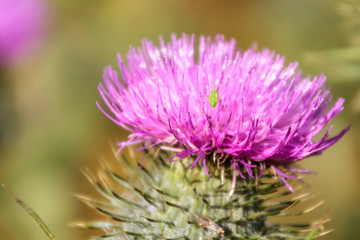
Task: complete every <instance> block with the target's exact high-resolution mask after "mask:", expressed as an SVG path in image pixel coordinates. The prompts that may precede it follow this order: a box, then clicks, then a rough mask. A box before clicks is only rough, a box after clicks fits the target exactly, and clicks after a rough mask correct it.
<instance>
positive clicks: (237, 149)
mask: <svg viewBox="0 0 360 240" xmlns="http://www.w3.org/2000/svg"><path fill="white" fill-rule="evenodd" d="M126 58H127V64H125V63H124V62H123V60H122V58H121V57H120V56H119V58H118V61H119V67H120V71H121V74H122V79H123V83H121V81H120V80H119V77H118V75H117V72H116V71H115V70H113V69H112V68H111V67H107V68H106V69H105V71H104V83H103V84H100V85H99V92H100V94H101V96H102V98H103V100H104V102H105V103H106V105H107V107H108V108H109V110H110V111H109V113H108V112H107V111H105V110H103V109H102V108H101V107H100V105H99V104H98V106H99V107H100V109H101V110H102V112H103V113H104V114H105V115H107V116H108V117H109V118H110V119H112V120H113V121H114V122H115V123H117V124H118V125H120V126H122V127H123V128H125V129H127V130H129V131H130V132H131V135H130V136H129V140H128V141H126V142H121V143H119V145H120V147H121V148H122V147H124V146H126V145H130V144H135V143H139V142H146V143H150V144H149V145H148V146H153V145H157V144H159V145H160V146H161V148H163V149H169V150H172V151H174V152H176V154H175V155H174V156H173V157H172V160H183V159H185V158H187V157H189V156H193V158H192V159H194V160H193V162H192V163H188V164H190V165H191V167H194V166H195V165H196V164H198V163H202V165H203V167H204V169H205V171H207V169H206V166H207V164H208V162H207V161H208V160H209V159H214V160H215V161H220V163H223V162H225V161H227V162H230V163H231V165H232V166H233V168H234V171H238V173H239V174H240V176H242V177H244V176H243V173H242V172H241V170H240V167H242V168H245V170H246V172H247V173H248V174H249V175H250V176H252V177H253V175H252V171H251V168H253V167H256V166H261V168H262V169H265V167H273V169H274V170H275V171H276V172H277V173H278V174H279V177H280V178H281V179H283V180H284V182H285V183H286V178H292V177H293V176H290V175H287V174H285V173H283V172H281V171H280V170H279V168H278V167H279V166H283V167H288V165H289V164H291V163H294V162H296V161H299V160H301V159H303V158H305V157H308V156H310V155H314V154H319V153H321V152H322V151H324V150H325V149H327V148H328V147H330V146H331V145H333V144H334V143H335V142H336V141H338V140H339V139H340V138H341V137H342V136H343V135H344V134H345V133H346V131H347V130H348V128H347V129H345V130H343V131H342V132H340V133H339V134H337V135H336V136H334V137H329V132H330V130H331V127H330V129H328V130H327V132H326V133H325V135H324V136H323V137H322V138H321V139H320V140H318V141H313V138H314V137H315V136H316V135H317V134H318V133H319V132H320V131H321V130H323V128H324V127H325V126H326V125H327V124H328V123H329V121H330V120H331V119H332V118H333V117H334V116H335V115H337V114H338V113H339V112H340V111H341V110H342V109H343V103H344V99H342V98H340V99H338V100H337V101H336V102H335V103H334V104H333V105H332V106H331V107H330V102H331V95H330V91H329V89H328V88H327V87H326V84H325V80H326V77H325V76H324V75H320V76H316V77H313V78H311V77H304V76H303V75H302V74H301V72H299V71H297V70H296V69H297V66H298V63H296V62H295V63H290V64H288V65H285V59H284V57H282V56H280V55H277V54H275V52H273V51H270V50H268V49H263V50H261V51H257V50H256V48H255V47H254V48H252V49H249V50H246V51H244V52H242V51H241V50H239V49H237V48H236V44H235V40H234V39H231V40H230V41H226V40H225V39H224V36H222V35H218V36H216V37H215V39H214V40H212V39H211V38H210V37H204V36H201V37H200V43H199V46H198V47H197V52H196V50H195V47H194V35H192V36H189V35H185V34H184V35H183V36H182V37H181V38H177V37H176V36H175V35H172V37H171V41H170V42H169V43H166V42H165V41H164V40H163V39H162V38H161V37H160V45H159V46H155V45H154V44H153V43H152V42H151V41H149V40H146V39H145V40H143V41H142V46H141V47H139V48H133V47H131V48H130V50H129V52H128V54H127V56H126ZM214 89H215V90H216V93H217V99H216V100H217V104H216V105H215V106H211V105H210V102H209V98H210V94H211V92H212V91H213V90H214ZM188 159H189V158H188ZM188 161H189V160H188ZM218 163H219V162H218ZM290 169H291V170H292V171H295V172H296V171H297V170H296V169H293V168H290ZM289 188H290V189H291V187H290V186H289Z"/></svg>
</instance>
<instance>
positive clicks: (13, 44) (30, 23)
mask: <svg viewBox="0 0 360 240" xmlns="http://www.w3.org/2000/svg"><path fill="white" fill-rule="evenodd" d="M44 8H45V7H44V4H43V2H42V1H41V0H30V1H29V0H27V1H25V0H11V1H9V0H0V63H2V64H4V63H6V62H8V61H12V60H14V59H15V58H16V57H18V56H19V54H20V53H21V52H23V51H24V50H25V49H26V48H27V47H28V45H29V44H31V43H32V41H34V39H35V38H36V37H37V35H39V34H40V33H41V30H42V27H43V21H42V20H43V17H44V12H45V9H44Z"/></svg>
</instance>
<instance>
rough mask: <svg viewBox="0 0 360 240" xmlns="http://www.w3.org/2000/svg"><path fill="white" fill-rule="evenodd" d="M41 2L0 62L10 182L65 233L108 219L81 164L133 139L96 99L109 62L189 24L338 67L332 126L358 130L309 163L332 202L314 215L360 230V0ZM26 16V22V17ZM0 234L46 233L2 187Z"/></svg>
mask: <svg viewBox="0 0 360 240" xmlns="http://www.w3.org/2000/svg"><path fill="white" fill-rule="evenodd" d="M3 2H4V1H3ZM20 2H21V1H20ZM351 2H355V3H354V4H352V3H351ZM348 3H349V4H348ZM1 4H4V3H1V1H0V8H1V7H2V6H1ZM42 4H44V5H43V11H44V12H43V15H42V25H41V30H39V31H38V33H37V34H36V36H35V37H33V39H32V41H31V44H29V45H28V47H27V49H26V50H24V51H22V52H21V54H18V55H17V56H16V57H14V58H13V59H11V61H10V60H9V61H5V63H3V64H2V65H1V66H0V94H1V95H0V111H1V113H0V114H1V118H0V120H1V121H0V124H1V125H0V183H6V184H7V186H8V187H9V188H10V189H11V190H12V191H13V192H15V193H16V194H17V195H18V196H19V197H20V198H22V199H23V200H24V201H25V202H26V203H27V204H28V205H30V206H32V207H33V208H34V209H35V210H36V211H37V213H38V214H39V215H40V216H41V217H42V219H43V220H44V221H45V222H46V223H47V225H48V226H49V227H50V228H51V229H52V231H53V232H54V233H55V235H56V236H57V238H58V239H59V240H61V239H64V240H65V239H76V240H78V239H87V238H88V237H89V236H90V235H92V234H94V232H91V231H88V230H83V229H78V228H72V227H70V226H69V224H70V223H71V222H74V221H77V220H90V219H94V218H97V217H99V215H97V214H96V213H94V211H93V210H92V209H89V208H87V207H86V206H84V205H83V204H82V203H81V202H79V201H78V200H77V199H76V198H74V197H73V196H72V194H75V193H89V194H94V191H93V189H92V188H91V186H90V184H89V183H88V182H87V180H86V179H85V177H84V176H83V175H82V174H81V172H80V170H79V169H80V168H81V167H84V166H89V167H90V168H92V169H96V166H97V161H98V160H99V159H106V158H112V150H111V147H112V146H114V143H115V142H116V141H117V140H124V139H126V132H124V131H123V130H122V129H120V127H118V126H116V125H115V124H113V123H112V122H111V121H110V120H108V119H106V117H104V116H103V115H102V114H101V113H100V111H99V110H98V109H97V107H96V105H95V102H96V101H98V100H99V99H100V96H99V94H98V92H97V85H98V83H99V82H100V81H102V71H103V69H104V67H105V66H106V65H109V64H112V65H113V66H116V53H118V52H119V53H121V54H123V55H124V54H125V53H126V52H127V50H128V47H129V45H133V46H137V45H139V44H140V41H141V39H142V38H145V37H146V38H149V39H152V40H154V41H157V38H158V36H159V35H163V36H164V37H165V39H169V37H170V34H171V33H176V34H178V35H180V34H182V33H183V32H185V33H195V34H197V35H199V34H204V35H210V36H214V35H215V34H217V33H221V34H224V35H226V37H227V38H235V39H236V40H237V44H238V46H239V47H240V48H242V49H246V48H248V47H250V46H251V45H252V44H253V43H254V42H257V43H258V45H259V47H260V48H263V47H267V48H270V49H273V50H275V51H276V52H277V53H279V54H281V55H285V56H286V59H287V62H288V63H289V62H292V61H299V62H300V68H301V69H303V72H304V73H306V74H312V75H315V74H319V73H321V72H324V73H325V74H326V75H327V76H328V84H329V85H330V86H331V88H332V93H333V95H334V98H338V97H340V96H342V97H344V98H345V99H346V102H345V109H344V111H343V112H342V113H341V114H340V115H339V116H337V117H336V119H335V120H334V121H333V122H332V124H334V125H335V126H334V130H333V134H335V133H336V132H339V131H340V130H341V129H343V128H345V127H346V126H347V125H348V124H352V128H351V130H350V132H349V133H347V134H346V135H345V137H344V138H343V139H341V141H340V142H338V143H337V144H336V145H335V146H334V147H332V148H331V149H329V150H327V151H325V152H324V153H323V154H322V155H321V156H316V157H312V158H309V159H307V160H304V161H303V162H302V166H304V167H306V168H309V169H311V170H314V171H316V172H317V173H318V175H316V176H307V177H305V181H306V182H307V183H309V185H310V186H311V188H310V191H313V192H316V193H318V200H321V199H324V200H325V201H326V202H325V203H324V204H323V205H322V206H321V207H320V208H319V209H318V210H316V211H315V213H313V215H311V214H310V215H309V216H304V221H305V220H307V219H313V218H317V219H319V218H321V217H323V216H324V215H325V214H326V212H327V211H328V210H331V216H332V221H331V222H330V223H327V224H326V227H327V228H334V229H336V230H335V231H334V232H333V233H331V234H329V235H327V236H325V237H322V238H321V239H324V240H326V239H341V240H345V239H352V240H354V239H360V228H359V226H360V191H359V190H360V187H359V186H360V185H359V180H360V174H359V169H360V161H359V156H360V140H359V139H360V131H359V130H360V121H359V120H360V51H359V48H358V47H360V44H359V41H358V40H359V39H358V38H357V36H360V33H358V32H357V31H359V29H360V28H359V26H360V20H359V19H360V13H359V12H357V11H359V10H354V9H356V8H355V7H356V1H335V0H292V1H289V0H271V1H270V0H263V1H239V0H228V1H205V0H198V1H194V0H173V1H166V0H147V1H132V0H107V1H105V0H102V1H98V0H52V1H42ZM354 6H355V7H354ZM353 7H354V8H353ZM0 21H2V18H1V16H0ZM22 21H23V22H20V23H18V24H23V23H24V21H26V20H22ZM34 39H36V41H35V40H34ZM0 238H1V239H8V240H20V239H28V240H31V239H34V240H35V239H36V240H40V239H47V238H46V236H45V235H44V234H43V232H42V231H41V230H40V228H38V227H37V226H36V224H35V222H34V221H33V220H32V219H31V218H30V217H29V216H28V215H27V214H26V213H25V212H24V211H23V210H22V209H21V208H20V207H19V206H18V205H16V204H15V202H13V200H12V199H11V197H10V196H9V195H8V194H7V193H6V192H5V191H3V190H2V189H0Z"/></svg>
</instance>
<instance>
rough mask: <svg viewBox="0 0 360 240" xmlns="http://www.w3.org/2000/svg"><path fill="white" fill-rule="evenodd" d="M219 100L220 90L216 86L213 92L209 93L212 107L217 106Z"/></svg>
mask: <svg viewBox="0 0 360 240" xmlns="http://www.w3.org/2000/svg"><path fill="white" fill-rule="evenodd" d="M218 102H219V97H218V92H217V90H216V89H215V88H214V89H213V90H211V93H210V95H209V103H210V106H211V107H213V108H214V107H216V105H217V104H218Z"/></svg>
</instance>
